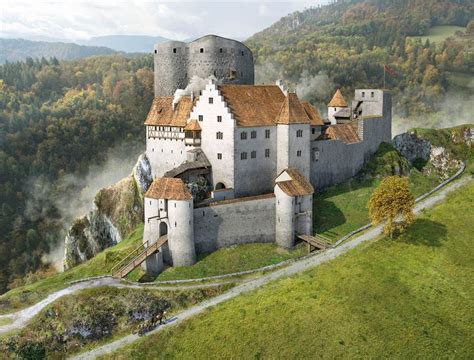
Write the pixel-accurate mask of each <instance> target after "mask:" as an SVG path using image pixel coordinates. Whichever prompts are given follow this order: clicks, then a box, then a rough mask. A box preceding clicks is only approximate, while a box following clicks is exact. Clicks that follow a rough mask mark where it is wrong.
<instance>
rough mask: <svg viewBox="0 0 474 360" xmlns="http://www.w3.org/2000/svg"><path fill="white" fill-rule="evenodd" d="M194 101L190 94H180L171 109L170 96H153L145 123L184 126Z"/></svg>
mask: <svg viewBox="0 0 474 360" xmlns="http://www.w3.org/2000/svg"><path fill="white" fill-rule="evenodd" d="M194 103H195V101H192V100H191V97H190V96H182V97H181V99H180V100H179V101H178V103H177V104H176V107H175V109H174V111H173V97H172V96H158V97H155V98H154V99H153V103H152V105H151V108H150V111H149V112H148V116H147V118H146V120H145V125H156V126H177V127H185V126H186V124H187V121H188V119H189V114H190V113H191V110H192V109H193V106H194Z"/></svg>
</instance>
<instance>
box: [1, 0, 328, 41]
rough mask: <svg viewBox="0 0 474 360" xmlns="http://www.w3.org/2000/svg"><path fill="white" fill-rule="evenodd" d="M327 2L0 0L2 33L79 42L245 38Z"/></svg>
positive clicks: (7, 35)
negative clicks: (128, 36) (137, 38)
mask: <svg viewBox="0 0 474 360" xmlns="http://www.w3.org/2000/svg"><path fill="white" fill-rule="evenodd" d="M322 2H327V0H318V1H316V2H312V3H310V2H308V1H282V2H270V1H244V2H236V1H221V2H216V1H213V2H212V1H207V2H204V1H197V0H195V1H192V0H191V1H190V0H188V1H185V2H183V1H150V0H148V1H146V0H131V1H125V0H101V1H91V0H67V1H66V0H63V1H58V0H3V1H2V9H1V12H0V36H4V37H26V38H30V37H50V38H56V39H65V40H82V39H86V38H89V37H92V36H100V35H112V34H122V35H123V34H132V35H155V36H156V35H159V36H164V37H167V38H173V39H185V38H189V37H196V36H199V35H203V34H207V33H215V34H220V35H223V36H230V37H240V38H245V37H247V36H250V35H252V34H253V33H255V32H257V31H260V30H262V29H263V28H265V27H267V26H269V25H271V23H273V22H274V21H277V20H278V19H279V18H280V17H282V16H284V15H286V14H287V13H290V12H292V11H295V10H302V9H303V8H305V7H307V6H310V5H311V4H313V5H315V4H317V3H322Z"/></svg>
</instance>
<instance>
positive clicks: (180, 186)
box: [145, 177, 193, 200]
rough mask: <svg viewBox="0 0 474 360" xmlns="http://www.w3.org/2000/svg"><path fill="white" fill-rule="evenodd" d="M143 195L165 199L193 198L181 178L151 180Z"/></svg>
mask: <svg viewBox="0 0 474 360" xmlns="http://www.w3.org/2000/svg"><path fill="white" fill-rule="evenodd" d="M145 197H147V198H152V199H167V200H191V199H192V198H193V196H192V195H191V193H190V192H189V190H188V188H187V187H186V184H185V183H184V182H183V180H181V179H179V178H164V177H163V178H156V179H155V180H153V182H152V183H151V185H150V188H149V189H148V191H147V192H146V194H145Z"/></svg>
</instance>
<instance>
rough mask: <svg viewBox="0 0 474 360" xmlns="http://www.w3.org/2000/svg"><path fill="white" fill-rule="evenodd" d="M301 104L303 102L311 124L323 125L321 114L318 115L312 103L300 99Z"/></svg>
mask: <svg viewBox="0 0 474 360" xmlns="http://www.w3.org/2000/svg"><path fill="white" fill-rule="evenodd" d="M301 104H303V107H304V109H305V111H306V114H307V115H308V117H309V119H310V121H311V125H312V126H318V125H324V121H323V120H322V119H321V116H319V113H318V110H317V109H316V108H315V107H314V106H313V105H311V104H310V103H309V102H308V101H302V102H301Z"/></svg>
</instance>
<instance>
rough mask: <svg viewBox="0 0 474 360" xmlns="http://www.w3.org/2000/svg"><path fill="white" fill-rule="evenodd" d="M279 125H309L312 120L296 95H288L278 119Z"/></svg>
mask: <svg viewBox="0 0 474 360" xmlns="http://www.w3.org/2000/svg"><path fill="white" fill-rule="evenodd" d="M276 123H277V124H283V125H289V124H309V123H310V118H309V117H308V114H307V113H306V110H305V108H304V106H303V105H302V104H301V102H300V100H299V99H298V96H296V94H295V93H288V96H286V97H285V99H284V101H283V104H282V105H281V109H280V112H279V113H278V116H277V118H276Z"/></svg>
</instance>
